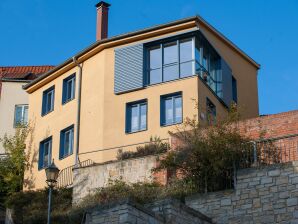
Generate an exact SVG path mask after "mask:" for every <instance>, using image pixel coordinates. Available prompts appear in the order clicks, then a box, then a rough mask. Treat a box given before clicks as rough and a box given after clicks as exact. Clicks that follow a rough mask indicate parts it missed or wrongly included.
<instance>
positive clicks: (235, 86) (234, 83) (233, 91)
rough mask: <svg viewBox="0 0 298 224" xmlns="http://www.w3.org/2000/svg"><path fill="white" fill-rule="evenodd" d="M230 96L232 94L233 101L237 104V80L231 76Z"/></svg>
mask: <svg viewBox="0 0 298 224" xmlns="http://www.w3.org/2000/svg"><path fill="white" fill-rule="evenodd" d="M232 94H233V101H234V102H235V103H237V101H238V96H237V80H236V79H235V78H234V76H232Z"/></svg>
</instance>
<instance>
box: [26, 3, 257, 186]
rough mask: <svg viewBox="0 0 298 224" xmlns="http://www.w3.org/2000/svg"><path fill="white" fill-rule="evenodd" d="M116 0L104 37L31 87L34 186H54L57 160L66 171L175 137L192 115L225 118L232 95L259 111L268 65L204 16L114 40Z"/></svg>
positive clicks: (29, 176)
mask: <svg viewBox="0 0 298 224" xmlns="http://www.w3.org/2000/svg"><path fill="white" fill-rule="evenodd" d="M108 7H109V5H108V4H107V3H104V2H100V3H99V4H98V5H97V13H98V15H97V16H98V21H97V24H98V27H97V29H98V30H97V34H98V35H97V39H98V40H97V41H96V42H95V43H94V44H92V45H91V46H90V47H88V48H87V49H84V50H83V51H81V52H80V53H78V54H76V55H74V56H73V57H72V58H70V59H68V60H66V61H65V62H63V63H62V64H60V65H58V66H57V67H55V68H54V69H52V70H50V71H49V72H47V73H46V74H44V75H43V76H41V77H39V78H38V79H36V80H34V81H33V82H31V83H30V84H28V85H26V86H25V87H24V88H25V89H26V91H27V92H28V93H29V105H30V107H29V108H30V109H29V119H30V121H31V124H32V126H33V127H34V130H33V135H32V138H30V143H29V144H28V147H27V150H28V151H29V152H30V155H31V158H30V159H31V167H30V169H29V171H27V172H26V175H25V178H26V180H27V182H30V183H31V184H30V185H29V186H25V187H26V188H32V189H37V188H42V187H44V186H45V172H44V170H43V168H45V167H46V166H47V165H48V164H49V161H51V160H52V159H55V164H56V165H57V166H58V167H59V168H60V169H64V168H66V167H69V166H71V165H74V164H75V163H76V162H77V161H78V160H79V161H85V160H87V159H90V160H92V161H94V162H105V161H108V160H112V159H115V156H116V152H117V151H116V150H113V148H116V147H119V146H123V145H130V144H135V143H140V142H146V141H148V140H149V139H150V137H151V136H159V137H160V138H168V136H169V135H168V131H170V130H174V127H175V125H176V124H179V123H181V122H183V119H185V118H186V117H193V116H194V115H196V116H197V117H198V119H202V120H204V119H205V120H206V119H207V118H209V119H210V118H212V117H220V116H224V115H225V114H226V112H227V110H228V108H229V105H230V103H231V102H232V101H234V102H237V104H238V105H239V106H240V107H241V108H242V110H243V113H242V116H243V118H250V117H256V116H258V88H257V71H258V69H259V65H258V64H257V63H256V62H255V61H253V60H252V59H251V58H250V57H249V56H247V55H246V54H245V53H244V52H243V51H241V50H240V49H239V48H238V47H236V46H235V45H234V44H233V43H232V42H231V41H230V40H228V39H227V38H226V37H224V36H223V35H222V34H221V33H219V32H218V31H217V30H216V29H215V28H213V27H212V26H211V25H210V24H208V23H207V22H206V21H205V20H203V19H202V18H201V17H199V16H195V17H191V18H186V19H182V20H179V21H175V22H171V23H167V24H163V25H158V26H154V27H151V28H147V29H143V30H140V31H136V32H132V33H127V34H123V35H119V36H116V37H111V38H106V34H107V12H108ZM194 100H196V101H198V102H199V103H200V104H201V105H202V107H200V108H201V109H196V108H195V104H194ZM110 148H112V149H111V150H105V149H110ZM98 150H99V151H98ZM100 150H102V151H100ZM91 151H97V152H96V153H88V152H91Z"/></svg>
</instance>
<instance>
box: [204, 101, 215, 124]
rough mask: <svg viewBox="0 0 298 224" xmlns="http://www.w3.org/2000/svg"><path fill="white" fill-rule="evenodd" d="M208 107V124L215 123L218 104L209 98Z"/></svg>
mask: <svg viewBox="0 0 298 224" xmlns="http://www.w3.org/2000/svg"><path fill="white" fill-rule="evenodd" d="M206 107H207V121H208V124H214V123H215V122H216V106H215V105H214V104H213V103H212V102H211V100H209V99H208V98H207V101H206Z"/></svg>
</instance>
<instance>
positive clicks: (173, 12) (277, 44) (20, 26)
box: [0, 0, 298, 114]
mask: <svg viewBox="0 0 298 224" xmlns="http://www.w3.org/2000/svg"><path fill="white" fill-rule="evenodd" d="M97 2H98V1H95V0H84V1H83V0H63V1H62V0H26V1H24V0H13V1H12V0H0V28H1V30H0V34H1V35H0V52H1V54H0V65H1V66H6V65H7V66H8V65H45V64H47V65H48V64H50V65H57V64H59V63H61V62H63V61H64V60H65V59H67V58H69V57H71V56H72V55H74V54H75V53H77V52H78V51H80V50H82V49H83V48H85V47H87V46H88V45H90V44H91V43H93V42H94V41H95V19H96V11H95V7H94V5H95V4H96V3H97ZM107 2H109V3H111V4H112V6H111V9H110V14H109V36H114V35H117V34H121V33H124V32H130V31H135V30H138V29H142V28H145V27H149V26H152V25H157V24H160V23H166V22H170V21H173V20H177V19H181V18H184V17H189V16H193V15H196V14H199V15H201V16H202V17H203V18H205V19H206V20H207V21H208V22H209V23H210V24H212V25H213V26H214V27H215V28H217V29H218V30H219V31H220V32H222V33H223V34H224V35H225V36H226V37H228V38H229V39H230V40H232V42H234V43H235V44H236V45H237V46H238V47H240V48H241V49H242V50H243V51H245V52H246V53H247V54H248V55H250V56H251V57H252V58H253V59H254V60H256V61H257V62H258V63H260V64H261V70H260V71H259V75H258V85H259V104H260V114H271V113H279V112H283V111H289V110H294V109H298V13H297V10H298V1H297V0H270V1H269V0H241V1H237V0H150V1H149V0H126V1H124V0H109V1H107Z"/></svg>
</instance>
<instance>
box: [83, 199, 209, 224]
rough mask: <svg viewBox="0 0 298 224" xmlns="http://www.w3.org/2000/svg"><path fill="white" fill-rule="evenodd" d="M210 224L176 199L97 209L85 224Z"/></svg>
mask: <svg viewBox="0 0 298 224" xmlns="http://www.w3.org/2000/svg"><path fill="white" fill-rule="evenodd" d="M103 223H111V224H113V223H131V224H148V223H150V224H165V223H173V224H193V223H198V224H208V223H211V219H210V218H208V217H207V216H205V215H203V214H201V213H200V212H198V211H196V210H194V209H191V208H189V207H187V206H186V205H184V204H182V203H181V202H179V201H177V200H174V199H167V200H162V201H157V202H154V203H151V204H148V205H144V206H143V205H139V204H137V203H135V202H133V201H131V200H125V201H122V202H119V203H116V204H114V205H108V206H99V207H95V208H94V209H92V210H91V211H88V212H87V214H86V217H85V224H103Z"/></svg>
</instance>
